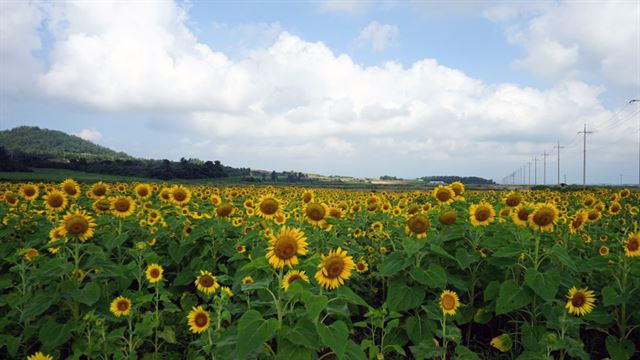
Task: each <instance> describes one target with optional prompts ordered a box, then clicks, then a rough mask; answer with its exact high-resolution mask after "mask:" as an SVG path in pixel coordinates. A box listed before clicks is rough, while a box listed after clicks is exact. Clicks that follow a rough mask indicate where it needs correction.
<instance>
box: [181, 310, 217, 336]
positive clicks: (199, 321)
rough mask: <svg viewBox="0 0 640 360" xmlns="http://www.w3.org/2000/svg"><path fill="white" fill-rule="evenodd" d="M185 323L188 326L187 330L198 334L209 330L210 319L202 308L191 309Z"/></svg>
mask: <svg viewBox="0 0 640 360" xmlns="http://www.w3.org/2000/svg"><path fill="white" fill-rule="evenodd" d="M187 321H188V324H189V330H191V332H192V333H194V334H200V333H202V332H204V331H206V330H207V329H208V328H209V324H210V323H211V317H209V313H208V312H206V311H205V310H204V309H203V308H202V306H198V307H195V306H194V307H193V308H192V309H191V311H190V312H189V315H187Z"/></svg>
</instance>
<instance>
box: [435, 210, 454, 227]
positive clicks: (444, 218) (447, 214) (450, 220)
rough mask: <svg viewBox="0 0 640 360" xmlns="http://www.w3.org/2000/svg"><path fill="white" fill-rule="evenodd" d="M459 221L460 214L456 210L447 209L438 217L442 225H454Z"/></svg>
mask: <svg viewBox="0 0 640 360" xmlns="http://www.w3.org/2000/svg"><path fill="white" fill-rule="evenodd" d="M456 220H458V213H457V212H456V211H455V210H454V209H446V210H444V211H443V212H441V213H440V216H438V221H439V222H440V224H442V225H452V224H454V223H455V222H456Z"/></svg>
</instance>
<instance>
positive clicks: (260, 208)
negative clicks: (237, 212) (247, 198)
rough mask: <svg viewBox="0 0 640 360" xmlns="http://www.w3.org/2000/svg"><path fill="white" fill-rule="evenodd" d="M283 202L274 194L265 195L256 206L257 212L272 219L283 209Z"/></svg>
mask: <svg viewBox="0 0 640 360" xmlns="http://www.w3.org/2000/svg"><path fill="white" fill-rule="evenodd" d="M281 206H282V205H281V204H280V201H279V200H278V199H276V198H275V197H274V196H273V195H271V194H267V195H263V196H262V197H261V198H260V200H258V202H257V206H256V207H255V211H256V214H257V215H258V216H260V217H261V218H263V219H267V220H269V219H272V218H273V217H274V216H276V214H278V213H279V212H280V211H281Z"/></svg>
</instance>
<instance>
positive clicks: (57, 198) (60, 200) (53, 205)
mask: <svg viewBox="0 0 640 360" xmlns="http://www.w3.org/2000/svg"><path fill="white" fill-rule="evenodd" d="M44 204H45V206H46V207H47V209H49V210H51V211H55V212H61V211H62V210H64V208H65V207H66V206H67V197H66V196H65V195H64V193H63V192H61V191H59V190H55V189H54V190H51V191H50V192H48V193H47V194H46V195H45V196H44Z"/></svg>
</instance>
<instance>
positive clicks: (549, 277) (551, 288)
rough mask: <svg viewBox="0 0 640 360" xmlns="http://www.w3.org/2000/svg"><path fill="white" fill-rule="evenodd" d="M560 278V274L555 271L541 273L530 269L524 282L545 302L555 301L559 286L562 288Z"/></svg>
mask: <svg viewBox="0 0 640 360" xmlns="http://www.w3.org/2000/svg"><path fill="white" fill-rule="evenodd" d="M560 278H561V276H560V273H559V272H558V271H557V270H555V269H551V270H549V271H546V272H544V273H541V272H539V271H537V270H535V269H533V268H529V269H527V272H526V273H525V275H524V281H525V282H526V283H527V285H528V286H529V287H530V288H531V289H532V290H533V291H534V292H535V293H536V294H538V295H539V296H540V297H541V298H543V299H545V300H553V298H555V296H556V293H557V292H558V286H560Z"/></svg>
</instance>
